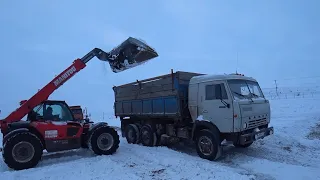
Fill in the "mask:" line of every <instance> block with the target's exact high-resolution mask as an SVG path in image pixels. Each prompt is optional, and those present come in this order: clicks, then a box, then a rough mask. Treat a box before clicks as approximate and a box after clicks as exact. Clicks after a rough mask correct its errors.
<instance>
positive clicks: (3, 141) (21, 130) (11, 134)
mask: <svg viewBox="0 0 320 180" xmlns="http://www.w3.org/2000/svg"><path fill="white" fill-rule="evenodd" d="M20 132H29V129H27V128H19V129H15V130H12V131H10V132H9V133H7V134H6V135H5V136H4V137H3V140H2V145H4V143H5V142H6V141H7V140H8V139H9V138H10V137H12V136H14V135H15V134H17V133H20Z"/></svg>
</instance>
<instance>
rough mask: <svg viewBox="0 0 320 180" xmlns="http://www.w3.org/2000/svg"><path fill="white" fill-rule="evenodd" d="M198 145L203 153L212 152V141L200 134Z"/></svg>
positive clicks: (208, 153)
mask: <svg viewBox="0 0 320 180" xmlns="http://www.w3.org/2000/svg"><path fill="white" fill-rule="evenodd" d="M198 147H199V149H200V151H201V152H202V153H203V154H205V155H210V154H211V153H212V152H213V143H212V141H211V139H210V138H208V137H205V136H201V137H200V139H199V142H198Z"/></svg>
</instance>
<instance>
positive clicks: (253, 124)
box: [248, 118, 267, 129]
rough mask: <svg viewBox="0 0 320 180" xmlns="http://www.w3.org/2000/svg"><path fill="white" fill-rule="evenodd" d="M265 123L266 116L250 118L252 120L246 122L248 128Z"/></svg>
mask: <svg viewBox="0 0 320 180" xmlns="http://www.w3.org/2000/svg"><path fill="white" fill-rule="evenodd" d="M265 124H267V119H266V118H263V119H256V120H252V121H249V123H248V129H252V128H256V127H259V126H262V125H265Z"/></svg>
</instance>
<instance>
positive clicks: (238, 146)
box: [233, 142, 253, 148]
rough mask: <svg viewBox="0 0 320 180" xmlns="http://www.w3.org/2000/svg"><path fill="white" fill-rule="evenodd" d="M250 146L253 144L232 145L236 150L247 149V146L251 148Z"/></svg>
mask: <svg viewBox="0 0 320 180" xmlns="http://www.w3.org/2000/svg"><path fill="white" fill-rule="evenodd" d="M251 144H253V142H251V143H248V144H237V143H233V145H234V146H235V147H237V148H247V147H249V146H251Z"/></svg>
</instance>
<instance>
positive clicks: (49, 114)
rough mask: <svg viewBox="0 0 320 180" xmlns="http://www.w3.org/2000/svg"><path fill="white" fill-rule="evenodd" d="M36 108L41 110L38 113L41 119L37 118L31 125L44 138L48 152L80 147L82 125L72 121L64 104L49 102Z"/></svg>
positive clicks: (70, 114)
mask: <svg viewBox="0 0 320 180" xmlns="http://www.w3.org/2000/svg"><path fill="white" fill-rule="evenodd" d="M38 108H40V109H41V111H39V112H40V117H42V118H41V119H39V118H37V120H36V121H34V122H32V124H33V125H34V126H35V127H36V128H37V129H38V130H39V132H40V133H41V134H42V136H43V137H44V140H45V144H46V150H47V151H48V152H55V151H63V150H69V149H76V148H80V147H81V139H80V138H81V133H82V124H80V123H79V122H77V121H74V118H73V116H72V113H71V111H70V110H69V108H68V106H67V105H66V104H65V103H64V102H60V101H50V102H46V103H44V104H42V107H38ZM38 115H39V113H38Z"/></svg>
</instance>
